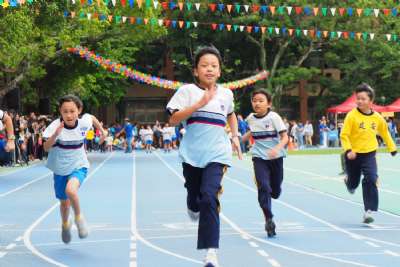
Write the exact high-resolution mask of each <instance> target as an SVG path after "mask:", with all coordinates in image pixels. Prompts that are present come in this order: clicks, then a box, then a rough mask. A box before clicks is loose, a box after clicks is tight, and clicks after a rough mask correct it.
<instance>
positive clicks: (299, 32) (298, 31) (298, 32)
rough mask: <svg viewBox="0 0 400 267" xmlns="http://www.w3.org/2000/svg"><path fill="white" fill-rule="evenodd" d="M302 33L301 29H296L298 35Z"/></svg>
mask: <svg viewBox="0 0 400 267" xmlns="http://www.w3.org/2000/svg"><path fill="white" fill-rule="evenodd" d="M300 35H301V30H300V29H296V36H297V37H299V36H300Z"/></svg>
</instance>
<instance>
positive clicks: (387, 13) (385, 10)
mask: <svg viewBox="0 0 400 267" xmlns="http://www.w3.org/2000/svg"><path fill="white" fill-rule="evenodd" d="M389 13H390V10H389V9H387V8H385V9H384V10H383V14H385V16H389Z"/></svg>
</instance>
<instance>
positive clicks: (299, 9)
mask: <svg viewBox="0 0 400 267" xmlns="http://www.w3.org/2000/svg"><path fill="white" fill-rule="evenodd" d="M294 10H295V12H296V14H297V15H300V14H301V13H302V12H303V8H302V7H299V6H296V7H295V9H294Z"/></svg>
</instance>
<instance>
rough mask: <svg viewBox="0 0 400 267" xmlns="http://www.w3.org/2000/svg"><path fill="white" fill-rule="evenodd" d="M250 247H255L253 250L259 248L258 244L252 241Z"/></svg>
mask: <svg viewBox="0 0 400 267" xmlns="http://www.w3.org/2000/svg"><path fill="white" fill-rule="evenodd" d="M249 245H250V246H251V247H253V248H258V245H257V243H256V242H253V241H250V242H249Z"/></svg>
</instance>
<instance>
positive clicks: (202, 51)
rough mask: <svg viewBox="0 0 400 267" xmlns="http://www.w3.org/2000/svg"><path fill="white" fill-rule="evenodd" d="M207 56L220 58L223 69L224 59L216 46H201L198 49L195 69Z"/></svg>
mask: <svg viewBox="0 0 400 267" xmlns="http://www.w3.org/2000/svg"><path fill="white" fill-rule="evenodd" d="M207 54H211V55H214V56H216V57H217V58H218V62H219V67H220V68H222V57H221V54H220V53H219V51H218V49H217V48H215V47H214V46H200V47H199V48H197V50H196V52H195V53H194V68H197V65H199V62H200V59H201V58H202V57H203V56H204V55H207Z"/></svg>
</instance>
